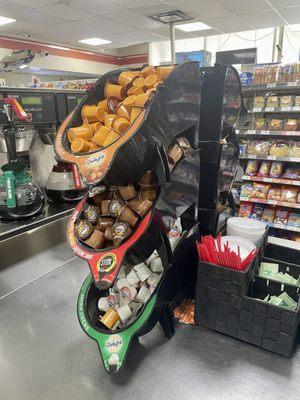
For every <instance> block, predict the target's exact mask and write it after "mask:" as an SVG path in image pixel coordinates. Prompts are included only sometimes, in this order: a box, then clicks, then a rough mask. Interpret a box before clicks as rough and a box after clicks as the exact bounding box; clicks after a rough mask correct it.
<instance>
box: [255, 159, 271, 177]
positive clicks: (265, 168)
mask: <svg viewBox="0 0 300 400" xmlns="http://www.w3.org/2000/svg"><path fill="white" fill-rule="evenodd" d="M270 169H271V163H270V162H268V161H262V163H261V164H260V167H259V170H258V174H257V176H259V177H261V178H267V177H268V176H269V174H270Z"/></svg>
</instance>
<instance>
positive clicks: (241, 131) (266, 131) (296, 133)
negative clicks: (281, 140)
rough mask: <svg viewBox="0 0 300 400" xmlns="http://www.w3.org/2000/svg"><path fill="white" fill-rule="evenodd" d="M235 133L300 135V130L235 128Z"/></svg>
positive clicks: (241, 134)
mask: <svg viewBox="0 0 300 400" xmlns="http://www.w3.org/2000/svg"><path fill="white" fill-rule="evenodd" d="M236 133H237V135H240V136H248V135H257V136H265V135H269V136H300V131H270V130H262V129H261V130H256V129H237V131H236Z"/></svg>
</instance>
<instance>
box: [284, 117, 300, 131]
mask: <svg viewBox="0 0 300 400" xmlns="http://www.w3.org/2000/svg"><path fill="white" fill-rule="evenodd" d="M299 126H300V121H299V119H297V118H289V119H288V120H287V121H286V123H285V125H284V130H285V131H298V130H299Z"/></svg>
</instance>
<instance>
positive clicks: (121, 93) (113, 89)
mask: <svg viewBox="0 0 300 400" xmlns="http://www.w3.org/2000/svg"><path fill="white" fill-rule="evenodd" d="M104 94H105V97H115V98H116V99H118V100H123V99H124V97H125V95H126V91H125V88H124V86H121V85H114V84H112V83H109V82H107V83H106V85H105V88H104Z"/></svg>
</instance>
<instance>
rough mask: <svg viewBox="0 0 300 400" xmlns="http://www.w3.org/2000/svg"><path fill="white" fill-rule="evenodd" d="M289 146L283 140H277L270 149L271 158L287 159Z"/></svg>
mask: <svg viewBox="0 0 300 400" xmlns="http://www.w3.org/2000/svg"><path fill="white" fill-rule="evenodd" d="M288 150H289V146H288V144H287V143H286V142H284V141H283V140H276V141H274V142H272V143H271V145H270V149H269V155H270V156H276V157H287V156H288Z"/></svg>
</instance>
